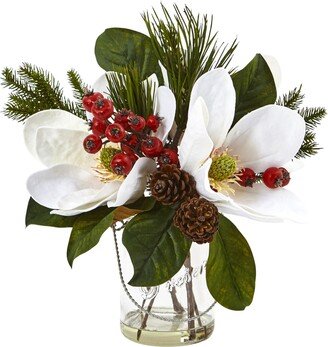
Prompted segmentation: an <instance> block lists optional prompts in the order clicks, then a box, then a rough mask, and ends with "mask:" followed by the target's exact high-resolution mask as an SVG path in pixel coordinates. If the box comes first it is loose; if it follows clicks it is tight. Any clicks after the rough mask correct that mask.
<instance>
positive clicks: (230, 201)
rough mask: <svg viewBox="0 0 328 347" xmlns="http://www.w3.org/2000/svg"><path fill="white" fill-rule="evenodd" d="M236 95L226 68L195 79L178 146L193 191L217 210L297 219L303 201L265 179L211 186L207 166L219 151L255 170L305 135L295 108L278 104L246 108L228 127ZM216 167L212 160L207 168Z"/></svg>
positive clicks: (284, 159) (281, 160)
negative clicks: (251, 184) (249, 184)
mask: <svg viewBox="0 0 328 347" xmlns="http://www.w3.org/2000/svg"><path fill="white" fill-rule="evenodd" d="M235 99H236V96H235V90H234V87H233V83H232V80H231V78H230V75H229V74H228V72H227V71H226V70H224V69H215V70H212V71H210V72H208V73H206V74H204V75H203V76H201V77H200V78H199V79H198V81H197V82H196V83H195V85H194V88H193V90H192V94H191V100H190V106H189V114H188V123H187V128H186V131H185V134H184V136H183V139H182V141H181V143H180V146H179V156H180V163H181V167H182V168H183V169H184V170H186V171H188V172H189V173H190V174H192V175H193V176H194V177H195V179H196V182H197V190H198V192H199V193H200V194H201V195H202V196H203V197H205V198H206V199H207V200H209V201H211V202H213V203H214V204H215V205H216V206H217V207H218V209H219V211H220V212H223V213H231V214H236V215H242V216H246V217H249V218H253V219H257V220H263V221H281V220H284V219H289V220H296V221H297V220H300V219H302V216H304V210H303V207H302V204H301V203H300V202H299V200H298V199H297V198H296V197H295V196H294V194H292V193H291V192H289V191H288V190H286V189H284V188H277V189H269V188H267V187H266V186H265V185H264V184H255V185H254V187H253V188H250V187H242V186H240V185H239V184H238V183H236V182H235V183H231V182H230V180H229V179H228V177H227V179H226V180H224V179H222V182H220V181H218V182H216V184H217V185H216V188H217V187H218V188H219V189H218V191H214V190H213V189H212V188H211V184H210V180H211V182H213V178H212V179H211V178H209V171H210V168H211V166H212V163H213V161H215V160H218V158H220V156H221V157H222V156H223V155H225V156H226V159H227V160H228V163H227V165H230V164H232V165H237V166H238V169H240V168H243V167H249V168H252V169H253V170H254V171H255V172H258V173H260V172H263V171H264V170H266V169H267V168H269V167H271V166H276V167H281V166H284V165H285V164H286V163H288V162H290V160H291V159H293V158H294V156H295V154H296V153H297V152H298V150H299V148H300V146H301V144H302V142H303V139H304V135H305V122H304V120H303V118H302V117H301V116H300V115H299V114H298V113H297V112H296V111H292V110H290V109H288V108H286V107H282V106H277V105H268V106H265V107H262V108H259V109H257V110H255V111H252V112H250V113H249V114H247V115H246V116H244V117H243V118H242V119H241V120H240V121H239V122H238V123H237V124H235V125H234V126H233V128H232V129H230V128H231V125H232V123H233V118H234V113H235ZM215 158H216V159H215ZM229 161H230V163H229ZM215 163H217V161H215ZM215 163H214V164H215ZM216 169H217V168H216ZM216 169H215V166H212V170H214V171H215V170H216ZM221 169H222V167H221ZM223 169H224V168H223ZM219 170H220V168H219ZM212 172H213V171H211V172H210V174H211V173H212ZM220 174H222V172H221V173H220ZM220 184H221V186H222V189H221V190H220ZM227 187H230V188H231V189H229V188H228V189H227Z"/></svg>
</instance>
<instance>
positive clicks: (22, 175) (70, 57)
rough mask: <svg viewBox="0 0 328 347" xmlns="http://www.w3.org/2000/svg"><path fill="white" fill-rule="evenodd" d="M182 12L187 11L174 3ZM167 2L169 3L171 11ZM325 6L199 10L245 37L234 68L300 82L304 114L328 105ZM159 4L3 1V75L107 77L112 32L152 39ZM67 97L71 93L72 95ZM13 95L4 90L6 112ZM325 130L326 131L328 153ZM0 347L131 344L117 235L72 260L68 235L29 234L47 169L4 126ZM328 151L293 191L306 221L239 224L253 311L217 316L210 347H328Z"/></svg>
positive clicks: (197, 5) (321, 134)
mask: <svg viewBox="0 0 328 347" xmlns="http://www.w3.org/2000/svg"><path fill="white" fill-rule="evenodd" d="M177 2H178V3H180V4H183V3H184V2H180V1H177ZM165 3H166V2H165ZM324 3H325V2H324V1H317V0H312V1H306V2H302V3H301V2H300V1H288V2H287V1H277V0H276V1H271V2H264V1H263V0H262V1H254V0H253V1H252V0H249V1H215V2H210V1H206V0H202V1H190V2H189V4H190V5H191V6H192V8H193V9H194V11H198V10H200V11H202V12H207V13H209V14H214V15H215V28H216V29H219V30H220V33H221V37H222V38H223V39H224V40H232V39H233V38H234V37H235V36H236V35H238V38H239V41H240V45H239V49H238V53H237V54H236V57H235V60H234V63H235V64H236V65H238V66H240V67H242V66H243V65H244V64H246V63H247V62H248V61H249V60H250V59H251V58H252V57H253V55H254V54H255V53H257V52H259V53H263V54H271V55H273V56H275V57H276V58H277V60H278V61H279V63H280V66H281V70H282V75H283V80H282V83H281V86H280V92H283V91H287V90H289V89H291V88H293V87H295V86H298V85H299V84H300V83H303V85H304V91H305V93H306V96H307V98H306V104H307V105H309V106H326V107H327V106H328V105H327V77H328V76H327V61H328V55H327V40H326V32H327V30H326V29H327V24H326V10H325V6H324ZM153 5H155V6H157V5H158V3H157V2H155V1H148V0H147V1H143V3H140V2H137V1H131V2H129V1H116V2H112V1H108V0H107V1H102V0H98V1H93V2H92V1H88V2H87V1H85V2H82V1H66V2H63V3H60V2H59V1H52V2H47V3H46V2H45V1H35V0H29V1H16V0H11V1H6V2H3V3H2V4H1V20H0V47H1V48H0V52H1V53H0V68H1V69H2V68H3V67H5V66H11V67H14V68H16V67H18V65H19V64H20V63H21V62H22V61H27V62H32V63H35V64H37V65H39V66H42V67H44V68H46V69H49V70H50V71H52V72H53V73H54V74H55V76H56V77H57V78H58V79H60V80H61V81H62V82H63V84H64V85H65V86H66V85H67V84H66V79H65V73H66V71H67V70H68V69H70V68H71V67H74V68H75V69H77V70H78V71H79V72H80V73H81V75H82V76H83V78H84V79H85V81H87V82H88V83H92V82H93V81H94V80H95V79H96V78H97V77H98V76H99V75H100V74H101V69H100V68H99V67H98V66H97V63H96V61H95V58H94V54H93V48H94V42H95V39H96V38H97V36H98V35H99V34H100V33H101V32H102V31H103V30H104V29H105V28H106V27H110V26H124V27H129V28H132V29H136V30H140V31H145V29H144V27H143V23H142V21H141V19H140V16H139V13H140V12H142V11H143V10H144V9H149V8H150V7H151V6H153ZM68 93H69V91H68ZM6 95H7V92H6V91H4V90H3V89H0V104H1V105H0V106H1V108H2V107H3V104H4V102H5V99H6ZM327 123H328V122H327V121H325V122H324V123H323V125H322V127H321V128H320V129H319V131H318V139H319V141H320V144H321V145H322V146H324V147H326V148H328V141H327ZM0 128H1V169H0V175H1V179H0V183H1V190H0V192H1V193H0V194H1V195H0V211H1V218H0V224H1V227H0V346H3V347H22V346H24V347H32V346H33V347H45V346H47V347H59V346H71V347H75V346H79V347H87V346H88V347H89V346H94V347H105V346H113V345H118V344H119V345H120V346H132V345H133V344H132V343H131V342H129V341H128V340H125V339H124V338H123V337H122V336H121V335H120V330H119V310H120V308H119V291H120V284H119V279H118V273H117V268H116V263H115V261H116V260H115V256H114V248H113V241H112V235H111V233H110V232H108V233H106V234H105V235H104V236H103V238H102V239H101V242H100V244H99V245H98V246H97V247H96V248H95V249H94V250H92V251H90V252H89V253H88V254H85V255H83V256H81V257H80V258H79V259H77V260H76V262H75V266H74V269H73V270H71V269H70V268H69V266H68V264H67V262H66V259H65V252H66V245H67V241H68V237H69V231H68V230H63V229H51V228H41V227H36V226H31V227H29V228H28V229H27V230H25V228H24V214H25V209H26V203H27V201H28V194H27V192H26V190H25V180H26V178H27V176H28V175H29V174H30V173H32V172H34V171H36V170H37V169H39V168H40V166H39V164H38V163H37V162H36V161H35V160H34V159H33V158H32V157H31V156H30V155H29V154H28V152H27V151H26V150H25V148H24V144H23V140H22V126H21V124H18V123H16V122H14V121H12V120H9V119H6V118H5V117H3V116H1V117H0ZM326 164H327V150H322V151H321V152H320V154H319V155H317V156H316V157H314V158H312V159H309V160H306V161H305V167H304V168H303V169H302V171H299V172H297V173H295V174H294V175H293V180H292V182H291V184H290V189H291V190H292V191H294V192H296V193H297V194H298V195H299V196H300V197H302V199H303V200H304V202H305V203H307V205H308V209H309V212H310V218H309V223H308V224H307V225H298V224H292V223H286V224H263V223H258V222H254V221H248V220H245V219H239V218H233V220H234V222H235V223H236V224H237V225H238V226H239V228H240V230H241V231H242V232H243V234H244V235H245V236H246V238H247V239H248V241H249V243H250V245H251V247H252V249H253V252H254V256H255V259H256V262H257V289H256V294H255V299H254V302H253V304H252V306H251V307H249V308H248V309H246V311H244V312H232V311H228V310H226V309H223V308H217V309H216V310H217V312H216V317H217V319H216V330H215V333H214V336H213V337H212V338H211V339H210V340H208V341H207V342H205V343H203V346H212V345H217V346H221V347H231V346H238V345H241V344H242V345H243V346H245V347H246V346H252V347H253V346H266V347H273V346H275V347H276V346H298V347H301V346H316V347H321V346H322V347H323V346H327V345H328V336H327V334H328V333H327V323H328V299H327V293H328V279H327V276H328V252H327V248H328V236H327V227H326V224H327V222H326V220H327V184H328V183H327V181H328V180H327V171H326V170H327V165H326Z"/></svg>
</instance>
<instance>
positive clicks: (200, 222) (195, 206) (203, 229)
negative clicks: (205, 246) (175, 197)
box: [174, 197, 219, 243]
mask: <svg viewBox="0 0 328 347" xmlns="http://www.w3.org/2000/svg"><path fill="white" fill-rule="evenodd" d="M218 221H219V214H218V210H217V208H216V207H215V205H213V204H212V203H211V202H209V201H207V200H206V199H204V198H198V197H194V198H191V199H188V200H186V201H185V202H183V203H182V204H181V206H180V208H179V209H178V210H177V212H176V213H175V216H174V225H175V226H176V227H178V228H179V229H180V230H181V232H182V233H183V234H184V235H185V236H186V237H188V238H190V239H191V240H192V241H194V242H197V243H206V242H211V241H212V240H213V237H214V234H215V233H216V232H217V230H218Z"/></svg>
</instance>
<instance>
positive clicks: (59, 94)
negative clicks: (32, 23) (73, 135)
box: [1, 63, 86, 122]
mask: <svg viewBox="0 0 328 347" xmlns="http://www.w3.org/2000/svg"><path fill="white" fill-rule="evenodd" d="M1 80H2V82H1V84H2V85H3V86H4V87H6V88H9V89H10V90H11V93H10V95H9V98H8V102H7V103H6V105H5V108H4V114H5V116H7V117H9V118H12V119H15V120H17V121H19V122H21V121H25V120H26V119H27V118H28V117H29V116H31V115H32V114H34V113H36V112H39V111H43V110H47V109H61V110H65V111H68V112H71V113H73V114H75V115H76V116H78V117H80V118H82V119H86V115H85V112H84V111H83V110H82V109H81V108H80V107H79V104H78V103H75V102H72V101H71V100H69V99H67V98H65V97H64V95H63V89H62V88H61V87H60V84H59V82H57V81H56V80H55V78H54V77H53V75H52V74H50V73H49V72H47V71H46V70H44V69H42V68H39V67H37V66H33V65H31V64H28V63H23V64H22V65H21V66H20V67H19V68H18V70H17V71H14V70H13V69H11V68H5V69H4V70H3V71H2V76H1Z"/></svg>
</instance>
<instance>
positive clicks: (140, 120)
mask: <svg viewBox="0 0 328 347" xmlns="http://www.w3.org/2000/svg"><path fill="white" fill-rule="evenodd" d="M129 125H130V127H131V129H132V130H134V131H137V132H140V131H142V130H143V129H144V128H145V126H146V120H145V118H144V117H141V116H136V115H133V116H129Z"/></svg>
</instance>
